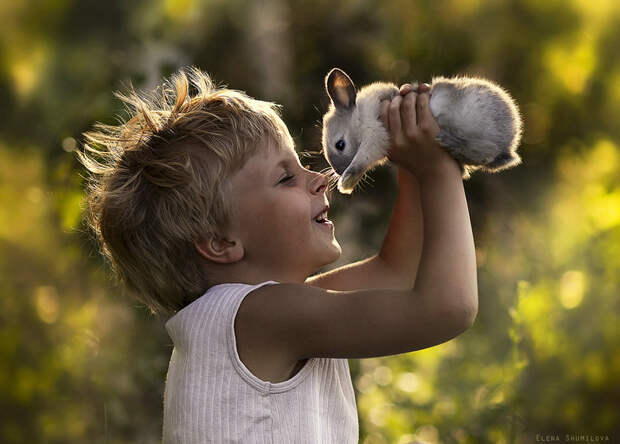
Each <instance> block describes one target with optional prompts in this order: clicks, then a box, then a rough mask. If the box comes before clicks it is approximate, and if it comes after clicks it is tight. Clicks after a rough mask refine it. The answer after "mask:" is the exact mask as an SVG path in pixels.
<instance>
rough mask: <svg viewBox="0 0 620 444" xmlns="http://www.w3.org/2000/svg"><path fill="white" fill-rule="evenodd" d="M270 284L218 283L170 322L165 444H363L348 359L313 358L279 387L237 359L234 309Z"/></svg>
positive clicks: (167, 325) (165, 398) (165, 394)
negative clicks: (361, 442)
mask: <svg viewBox="0 0 620 444" xmlns="http://www.w3.org/2000/svg"><path fill="white" fill-rule="evenodd" d="M265 284H277V282H274V281H267V282H263V283H261V284H258V285H247V284H219V285H215V286H213V287H211V288H210V289H209V290H208V291H207V292H206V293H205V294H204V295H203V296H201V297H200V298H198V299H196V300H195V301H193V302H192V303H191V304H189V305H187V306H186V307H184V308H183V309H181V310H179V311H178V312H177V313H176V314H175V315H174V316H172V317H171V318H170V319H169V320H168V321H167V322H166V330H167V331H168V334H169V335H170V337H171V338H172V341H173V343H174V349H173V350H172V356H171V358H170V364H169V366H168V375H167V377H166V388H165V393H164V420H163V442H164V444H169V443H170V444H171V443H183V444H190V443H192V444H197V443H218V444H219V443H270V444H281V443H282V444H291V443H300V444H301V443H308V444H310V443H311V444H317V443H323V444H330V443H338V444H346V443H357V442H358V440H359V429H358V418H357V408H356V404H355V394H354V391H353V385H352V383H351V375H350V372H349V364H348V361H347V360H346V359H335V358H311V359H308V361H307V362H306V363H305V365H304V366H303V367H302V368H301V370H299V372H297V374H295V375H294V376H293V377H292V378H290V379H288V380H286V381H282V382H269V381H263V380H261V379H259V378H258V377H256V376H254V375H253V374H252V373H251V372H250V371H249V370H248V369H247V367H246V366H245V365H244V364H243V362H242V361H241V360H240V359H239V354H238V352H237V346H236V339H235V332H234V320H235V316H236V314H237V310H238V308H239V305H240V304H241V301H242V300H243V298H244V297H245V296H246V295H247V294H248V293H250V292H251V291H252V290H254V289H256V288H258V287H261V286H262V285H265Z"/></svg>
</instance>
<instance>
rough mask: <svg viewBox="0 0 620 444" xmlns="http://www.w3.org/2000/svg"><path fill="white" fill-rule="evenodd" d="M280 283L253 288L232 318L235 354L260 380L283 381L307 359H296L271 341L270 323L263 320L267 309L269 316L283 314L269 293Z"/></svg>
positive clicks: (280, 344) (274, 292)
mask: <svg viewBox="0 0 620 444" xmlns="http://www.w3.org/2000/svg"><path fill="white" fill-rule="evenodd" d="M278 287H279V285H264V286H261V287H259V288H256V289H254V290H252V291H250V293H248V294H247V295H246V297H244V298H243V300H242V301H241V305H240V306H239V309H238V311H237V314H236V317H235V321H234V331H235V337H236V344H237V353H238V354H239V358H240V359H241V361H242V362H243V364H244V365H245V366H246V367H247V369H248V370H250V372H252V374H253V375H254V376H256V377H258V378H259V379H261V380H263V381H270V382H274V383H275V382H282V381H286V380H288V379H290V378H291V377H293V376H294V375H295V374H296V373H297V372H298V371H299V370H300V369H301V368H302V367H303V365H304V364H305V362H306V361H307V359H297V358H295V357H293V356H292V354H291V353H290V352H288V351H287V347H286V346H285V344H282V343H279V342H277V341H274V339H273V338H274V337H275V335H274V332H273V327H275V325H274V324H273V323H264V321H265V317H264V316H263V315H262V314H264V313H265V312H266V311H268V312H269V313H271V315H272V316H269V317H270V318H271V317H278V316H281V315H283V314H284V313H282V312H280V311H279V306H278V305H275V304H270V302H274V301H273V298H272V297H271V296H273V295H275V294H277V293H278V292H279V291H281V289H280V288H278Z"/></svg>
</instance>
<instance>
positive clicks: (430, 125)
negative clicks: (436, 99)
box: [416, 93, 437, 131]
mask: <svg viewBox="0 0 620 444" xmlns="http://www.w3.org/2000/svg"><path fill="white" fill-rule="evenodd" d="M428 101H429V94H428V93H422V94H419V95H418V100H417V103H416V112H417V115H418V127H420V128H421V129H422V130H426V131H433V130H434V129H435V127H436V126H437V123H436V122H435V119H434V118H433V115H432V114H431V110H430V107H429V106H428Z"/></svg>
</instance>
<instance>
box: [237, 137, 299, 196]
mask: <svg viewBox="0 0 620 444" xmlns="http://www.w3.org/2000/svg"><path fill="white" fill-rule="evenodd" d="M290 163H299V156H298V155H297V152H296V151H295V149H294V147H293V146H292V145H291V144H281V145H279V146H273V145H271V146H265V147H264V148H263V149H260V150H259V151H258V152H257V153H256V154H254V155H253V156H251V157H250V158H249V159H248V160H247V161H246V163H245V165H244V166H243V167H242V168H241V169H240V170H239V171H237V172H236V173H235V174H234V175H233V177H232V182H233V185H238V186H241V187H244V186H256V185H258V184H259V183H263V182H267V181H268V179H270V178H271V176H272V175H274V174H277V171H278V167H279V166H280V165H283V164H290Z"/></svg>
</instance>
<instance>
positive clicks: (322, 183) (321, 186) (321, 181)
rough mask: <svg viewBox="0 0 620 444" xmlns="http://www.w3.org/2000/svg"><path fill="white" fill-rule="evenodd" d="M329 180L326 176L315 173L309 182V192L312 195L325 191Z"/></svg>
mask: <svg viewBox="0 0 620 444" xmlns="http://www.w3.org/2000/svg"><path fill="white" fill-rule="evenodd" d="M328 184H329V178H328V177H327V175H326V174H321V173H316V176H315V177H314V179H313V180H312V181H311V182H310V190H311V191H312V192H313V193H314V194H319V193H322V192H323V191H325V190H326V189H327V185H328Z"/></svg>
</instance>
